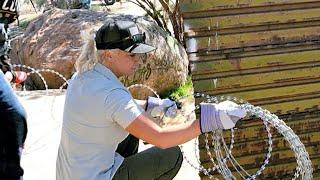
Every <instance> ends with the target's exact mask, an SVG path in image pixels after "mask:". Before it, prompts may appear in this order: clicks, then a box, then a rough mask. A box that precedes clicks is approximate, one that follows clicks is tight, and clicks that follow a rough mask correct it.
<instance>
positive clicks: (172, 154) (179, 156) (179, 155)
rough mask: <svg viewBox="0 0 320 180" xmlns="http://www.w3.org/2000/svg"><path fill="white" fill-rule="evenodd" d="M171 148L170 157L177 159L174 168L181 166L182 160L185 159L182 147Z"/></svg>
mask: <svg viewBox="0 0 320 180" xmlns="http://www.w3.org/2000/svg"><path fill="white" fill-rule="evenodd" d="M168 150H169V152H170V153H169V155H168V156H169V158H170V159H172V160H176V163H175V164H174V168H178V167H179V168H180V167H181V165H182V161H183V155H182V152H181V149H180V148H179V147H178V146H176V147H172V148H170V149H168Z"/></svg>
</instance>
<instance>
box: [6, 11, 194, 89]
mask: <svg viewBox="0 0 320 180" xmlns="http://www.w3.org/2000/svg"><path fill="white" fill-rule="evenodd" d="M108 18H115V19H133V20H135V21H136V22H137V24H138V26H139V28H140V29H141V30H142V31H145V32H146V36H147V38H146V41H147V42H148V43H149V44H152V45H153V46H155V47H157V49H156V51H155V52H153V53H150V54H149V55H148V58H147V59H146V61H145V63H144V64H143V65H142V66H141V67H140V68H139V70H138V71H137V73H136V74H134V75H133V76H131V77H124V78H122V81H123V82H124V83H125V84H126V85H127V86H129V85H131V84H136V83H142V84H146V85H148V86H150V87H152V88H153V89H155V90H156V91H157V92H160V93H161V92H164V91H168V90H171V89H174V88H176V87H177V86H179V85H180V84H182V83H183V82H184V81H185V80H186V76H187V70H188V60H187V54H186V51H185V49H184V47H183V46H181V45H180V44H179V43H178V42H177V41H176V40H175V39H174V38H172V37H171V36H169V35H168V34H167V33H166V32H165V31H163V30H162V29H161V28H160V27H159V26H157V25H156V23H154V22H153V21H152V20H150V19H148V18H146V17H136V16H131V15H121V14H106V13H102V12H94V11H88V10H76V9H73V10H61V9H53V10H50V11H48V12H45V13H44V14H43V15H41V16H39V17H38V18H37V19H35V20H33V21H32V22H31V23H30V24H29V25H28V27H27V29H26V31H25V33H24V35H22V36H20V37H18V38H16V39H14V40H13V41H12V47H13V50H12V52H11V56H12V57H13V58H12V59H13V60H15V62H14V63H21V64H25V65H28V66H31V67H33V68H36V69H41V68H48V69H53V70H55V71H57V72H59V73H61V74H62V75H64V76H65V77H66V78H70V77H71V75H72V74H73V73H74V66H73V65H74V63H75V60H76V59H77V57H78V55H79V53H80V47H81V44H82V40H81V38H80V31H81V30H84V29H95V30H97V29H99V27H100V26H102V25H103V23H104V22H105V21H106V20H107V19H108ZM43 76H44V78H45V80H46V81H47V84H48V86H49V88H59V87H60V86H61V84H62V81H61V79H60V78H59V77H58V76H56V75H55V74H53V73H44V74H43ZM32 81H33V84H34V86H36V88H38V89H41V88H43V83H42V82H41V80H40V78H35V76H34V78H32Z"/></svg>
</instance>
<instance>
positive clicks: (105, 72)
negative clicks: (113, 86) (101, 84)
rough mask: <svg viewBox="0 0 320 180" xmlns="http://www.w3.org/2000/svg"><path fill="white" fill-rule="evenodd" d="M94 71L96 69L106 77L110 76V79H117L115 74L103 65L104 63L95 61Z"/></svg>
mask: <svg viewBox="0 0 320 180" xmlns="http://www.w3.org/2000/svg"><path fill="white" fill-rule="evenodd" d="M93 69H94V71H97V72H98V73H100V74H102V75H104V76H106V77H108V78H112V79H117V80H118V78H117V76H116V75H115V74H113V72H112V71H111V70H110V69H109V68H107V67H105V66H104V65H102V64H100V63H97V64H96V65H95V66H94V68H93Z"/></svg>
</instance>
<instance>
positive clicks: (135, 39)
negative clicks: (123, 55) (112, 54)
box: [96, 33, 146, 52]
mask: <svg viewBox="0 0 320 180" xmlns="http://www.w3.org/2000/svg"><path fill="white" fill-rule="evenodd" d="M145 40H146V35H145V33H142V34H135V35H132V36H130V37H127V38H124V39H122V40H118V41H111V42H107V43H97V44H96V46H97V49H121V50H126V49H127V48H129V47H131V46H132V47H131V48H130V49H129V51H128V52H131V51H132V50H133V49H134V48H136V47H137V46H138V45H139V44H140V43H144V42H145Z"/></svg>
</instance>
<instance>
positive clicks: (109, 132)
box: [56, 21, 240, 180]
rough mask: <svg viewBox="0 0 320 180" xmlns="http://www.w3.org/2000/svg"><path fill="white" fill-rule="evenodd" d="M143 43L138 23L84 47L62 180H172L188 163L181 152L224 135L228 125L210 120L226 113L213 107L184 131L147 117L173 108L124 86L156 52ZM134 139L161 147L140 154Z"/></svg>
mask: <svg viewBox="0 0 320 180" xmlns="http://www.w3.org/2000/svg"><path fill="white" fill-rule="evenodd" d="M144 36H145V34H144V33H142V32H140V31H139V29H138V27H137V25H136V24H135V23H134V22H132V21H109V22H107V23H106V24H105V25H104V26H102V27H101V28H100V29H99V31H97V33H96V34H95V36H93V35H90V34H86V35H84V37H85V44H84V45H83V47H82V52H81V54H80V56H79V58H78V59H77V61H76V65H75V67H76V70H77V75H75V76H74V77H73V79H72V80H71V81H70V83H69V86H68V89H67V94H66V100H65V106H64V115H63V125H62V132H61V141H60V146H59V151H58V158H57V164H56V177H57V179H58V180H70V179H104V180H106V179H113V180H125V179H130V180H150V179H159V180H168V179H172V178H174V177H175V175H176V174H177V172H178V171H179V169H180V167H181V164H182V161H183V157H182V154H181V151H180V149H179V147H177V146H178V145H179V144H182V143H184V142H186V141H189V140H191V139H193V138H195V137H197V136H199V135H200V134H201V133H204V132H209V131H212V130H214V129H215V128H219V127H220V128H223V124H222V125H221V122H220V123H219V125H221V126H219V127H216V126H215V124H216V122H217V121H221V120H220V118H217V119H214V118H207V117H211V116H210V115H211V114H212V113H213V112H216V111H219V112H220V110H218V108H216V106H215V105H214V104H208V105H207V104H205V105H204V106H205V109H206V110H205V111H203V112H201V114H202V116H203V117H204V118H202V119H201V120H195V121H194V122H190V123H186V124H181V125H178V126H173V127H165V128H161V127H159V126H158V125H157V124H155V123H154V122H153V121H152V120H151V119H150V118H149V117H150V116H149V115H148V114H146V113H148V112H150V111H149V109H150V108H154V107H160V109H166V108H169V107H174V105H173V104H172V103H168V102H167V103H165V101H167V100H160V99H159V100H154V99H152V98H151V99H152V100H148V101H138V100H134V99H133V98H132V96H131V94H130V92H129V91H128V90H127V88H126V87H124V85H123V84H122V83H121V82H120V81H119V80H118V78H119V77H121V76H128V75H131V74H133V73H134V72H135V71H136V70H137V68H138V67H139V64H140V63H142V60H141V57H143V56H144V55H145V54H146V53H149V52H152V51H153V50H154V49H155V48H154V47H152V46H150V45H148V44H146V43H145V37H144ZM165 104H167V105H165ZM147 105H148V106H149V107H147ZM232 105H234V107H235V108H238V107H237V105H235V104H232ZM146 108H147V112H145V109H146ZM222 109H223V108H222ZM224 110H225V109H224ZM151 112H152V110H151ZM221 112H224V113H225V114H226V112H227V111H222V110H221ZM223 117H224V118H225V119H227V121H228V123H235V122H236V120H237V119H239V118H240V117H238V118H233V119H232V122H231V119H230V118H228V115H227V116H223ZM200 122H201V123H200ZM200 124H201V125H200ZM129 133H130V134H132V135H133V136H135V137H137V138H139V139H142V140H144V141H146V142H148V143H150V144H153V145H155V147H152V148H149V149H147V150H145V151H142V152H139V153H136V145H137V139H135V138H133V136H128V135H129ZM124 141H126V142H124ZM128 143H129V144H131V145H129V146H127V144H128ZM117 148H118V151H117ZM119 149H121V150H119ZM120 151H121V152H120Z"/></svg>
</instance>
